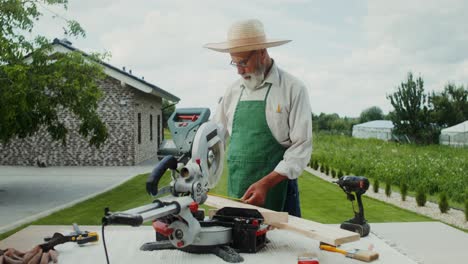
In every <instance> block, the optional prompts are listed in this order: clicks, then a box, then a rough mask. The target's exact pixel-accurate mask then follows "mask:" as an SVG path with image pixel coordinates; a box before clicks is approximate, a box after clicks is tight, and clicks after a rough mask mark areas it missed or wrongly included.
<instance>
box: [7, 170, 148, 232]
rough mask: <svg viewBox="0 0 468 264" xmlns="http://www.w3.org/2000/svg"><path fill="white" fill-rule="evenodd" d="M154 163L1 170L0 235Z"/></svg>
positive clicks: (107, 187) (96, 191) (120, 180)
mask: <svg viewBox="0 0 468 264" xmlns="http://www.w3.org/2000/svg"><path fill="white" fill-rule="evenodd" d="M154 164H155V162H154V161H149V162H145V163H144V164H141V165H139V166H132V167H47V168H37V167H19V166H0V233H3V232H5V231H7V230H9V229H12V228H14V227H16V226H18V225H20V224H22V223H25V222H29V221H32V220H35V219H37V218H38V217H41V216H42V215H46V214H48V213H50V211H51V210H52V211H54V210H57V209H60V208H62V207H65V206H67V205H69V204H70V203H74V202H76V201H77V200H83V199H85V198H87V197H89V196H92V195H95V194H96V193H100V192H103V191H105V190H107V189H109V188H112V187H114V186H115V185H117V184H119V183H121V182H122V181H125V180H127V179H129V178H131V177H132V176H135V175H137V174H139V173H144V172H150V171H151V170H152V168H153V166H154Z"/></svg>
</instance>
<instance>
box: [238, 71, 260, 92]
mask: <svg viewBox="0 0 468 264" xmlns="http://www.w3.org/2000/svg"><path fill="white" fill-rule="evenodd" d="M247 76H249V77H250V78H248V79H245V78H244V77H247ZM242 77H243V78H242V83H243V84H244V86H245V87H246V88H247V89H249V90H251V91H253V90H255V89H256V88H258V86H260V84H262V82H263V79H264V77H263V73H255V74H253V73H248V74H243V75H242Z"/></svg>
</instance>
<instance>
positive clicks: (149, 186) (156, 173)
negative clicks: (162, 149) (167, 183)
mask: <svg viewBox="0 0 468 264" xmlns="http://www.w3.org/2000/svg"><path fill="white" fill-rule="evenodd" d="M167 169H171V170H175V169H177V159H176V158H174V156H172V155H169V156H166V157H164V158H163V159H162V160H161V161H160V162H159V163H158V164H157V165H156V167H155V168H154V169H153V171H152V172H151V174H150V175H149V177H148V179H147V180H146V191H147V192H148V193H149V194H151V195H153V196H156V195H157V194H158V184H159V180H160V179H161V177H162V176H163V175H164V173H165V172H166V170H167Z"/></svg>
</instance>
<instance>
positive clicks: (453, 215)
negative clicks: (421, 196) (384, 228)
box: [306, 167, 468, 229]
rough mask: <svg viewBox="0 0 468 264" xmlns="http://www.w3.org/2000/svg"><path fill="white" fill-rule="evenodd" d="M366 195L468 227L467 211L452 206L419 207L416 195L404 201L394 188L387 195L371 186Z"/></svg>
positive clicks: (320, 175) (329, 180)
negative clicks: (446, 209)
mask: <svg viewBox="0 0 468 264" xmlns="http://www.w3.org/2000/svg"><path fill="white" fill-rule="evenodd" d="M306 171H308V172H310V173H312V174H314V175H316V176H318V177H320V178H322V179H324V180H326V181H328V182H332V181H336V180H337V179H333V178H332V177H331V176H328V175H326V174H324V173H322V172H320V171H316V170H314V169H312V168H309V167H307V168H306ZM364 195H367V196H369V197H372V198H374V199H378V200H380V201H384V202H386V203H390V204H393V205H395V206H398V207H400V208H404V209H407V210H410V211H412V212H415V213H418V214H421V215H425V216H428V217H430V218H433V219H437V220H439V221H441V222H444V223H446V224H450V225H453V226H457V227H459V228H463V229H468V222H467V221H465V212H463V211H462V210H458V209H453V208H451V209H450V210H449V211H448V212H447V213H445V214H443V213H441V212H440V209H439V205H438V204H437V203H433V202H426V205H425V206H423V207H419V206H418V205H417V204H416V199H415V198H414V197H410V196H406V201H402V200H401V195H400V194H399V193H398V192H395V191H393V190H392V194H391V196H390V197H387V196H386V195H385V190H384V189H382V188H380V189H379V192H378V193H374V191H373V190H372V189H371V188H369V190H368V191H367V192H366V193H365V194H364Z"/></svg>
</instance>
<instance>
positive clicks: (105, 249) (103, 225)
mask: <svg viewBox="0 0 468 264" xmlns="http://www.w3.org/2000/svg"><path fill="white" fill-rule="evenodd" d="M105 226H106V225H105V224H104V223H103V224H102V231H101V234H102V244H103V245H104V254H105V255H106V260H107V264H110V262H109V255H108V254H107V247H106V237H105V236H104V227H105Z"/></svg>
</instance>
